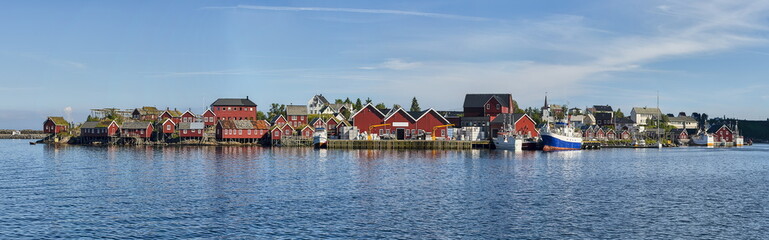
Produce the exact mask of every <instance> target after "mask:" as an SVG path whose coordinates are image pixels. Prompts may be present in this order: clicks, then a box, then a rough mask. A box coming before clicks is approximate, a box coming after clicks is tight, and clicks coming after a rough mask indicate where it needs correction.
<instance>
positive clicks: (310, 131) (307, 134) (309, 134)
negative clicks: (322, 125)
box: [299, 125, 315, 138]
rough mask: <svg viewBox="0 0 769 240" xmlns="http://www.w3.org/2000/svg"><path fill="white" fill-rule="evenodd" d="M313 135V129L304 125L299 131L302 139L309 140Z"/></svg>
mask: <svg viewBox="0 0 769 240" xmlns="http://www.w3.org/2000/svg"><path fill="white" fill-rule="evenodd" d="M313 133H315V128H314V127H312V126H310V125H305V126H304V128H302V130H299V134H300V136H302V137H304V138H311V137H312V134H313Z"/></svg>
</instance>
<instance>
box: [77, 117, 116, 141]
mask: <svg viewBox="0 0 769 240" xmlns="http://www.w3.org/2000/svg"><path fill="white" fill-rule="evenodd" d="M119 130H120V126H118V125H117V123H116V122H115V121H112V120H103V121H89V122H85V123H83V125H80V136H82V137H87V138H104V137H114V136H116V135H117V133H118V131H119Z"/></svg>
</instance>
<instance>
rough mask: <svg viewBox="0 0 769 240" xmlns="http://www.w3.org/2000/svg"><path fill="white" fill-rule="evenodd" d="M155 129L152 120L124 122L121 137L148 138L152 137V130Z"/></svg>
mask: <svg viewBox="0 0 769 240" xmlns="http://www.w3.org/2000/svg"><path fill="white" fill-rule="evenodd" d="M166 121H168V122H171V123H173V122H172V121H170V120H166ZM153 130H154V127H153V126H152V123H151V122H145V121H141V122H126V123H123V126H122V127H121V128H120V131H121V132H120V136H121V137H138V138H143V139H148V138H150V137H152V131H153Z"/></svg>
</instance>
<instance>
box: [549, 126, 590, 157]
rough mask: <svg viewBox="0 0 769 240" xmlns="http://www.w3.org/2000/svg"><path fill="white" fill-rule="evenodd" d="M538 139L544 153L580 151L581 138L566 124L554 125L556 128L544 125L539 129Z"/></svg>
mask: <svg viewBox="0 0 769 240" xmlns="http://www.w3.org/2000/svg"><path fill="white" fill-rule="evenodd" d="M540 137H541V138H542V150H544V151H558V150H580V149H582V136H580V134H579V133H577V132H575V131H574V128H572V127H571V126H569V125H568V124H556V127H550V124H546V125H545V126H544V127H542V128H541V129H540Z"/></svg>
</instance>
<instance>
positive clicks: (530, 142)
mask: <svg viewBox="0 0 769 240" xmlns="http://www.w3.org/2000/svg"><path fill="white" fill-rule="evenodd" d="M521 145H522V146H521V149H523V150H542V144H541V142H540V140H539V139H538V138H527V139H524V140H523V144H521Z"/></svg>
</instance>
